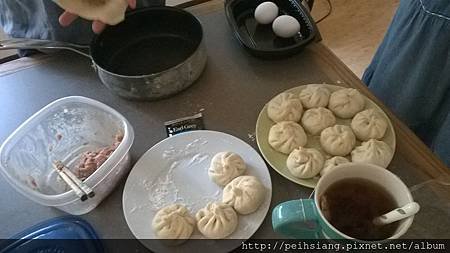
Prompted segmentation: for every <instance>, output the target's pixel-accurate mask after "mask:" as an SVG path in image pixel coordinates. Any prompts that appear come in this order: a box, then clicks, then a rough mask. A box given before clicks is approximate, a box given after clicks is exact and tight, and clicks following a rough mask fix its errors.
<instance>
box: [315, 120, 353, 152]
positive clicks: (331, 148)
mask: <svg viewBox="0 0 450 253" xmlns="http://www.w3.org/2000/svg"><path fill="white" fill-rule="evenodd" d="M355 144H356V137H355V135H354V134H353V131H352V129H351V128H350V127H349V126H345V125H334V126H332V127H328V128H326V129H324V130H323V131H322V133H320V145H321V146H322V148H323V149H324V150H325V151H326V152H327V153H328V154H330V155H334V156H346V155H348V154H349V153H350V152H351V151H352V149H353V147H355Z"/></svg>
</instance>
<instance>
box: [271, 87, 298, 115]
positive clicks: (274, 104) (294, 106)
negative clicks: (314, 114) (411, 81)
mask: <svg viewBox="0 0 450 253" xmlns="http://www.w3.org/2000/svg"><path fill="white" fill-rule="evenodd" d="M302 113H303V106H302V103H301V102H300V99H299V98H298V97H297V96H295V95H294V94H292V93H287V92H284V93H281V94H279V95H277V96H276V97H274V98H273V99H272V100H270V102H269V104H268V106H267V115H268V116H269V118H270V119H271V120H273V121H275V122H281V121H295V122H297V121H299V120H300V118H301V117H302Z"/></svg>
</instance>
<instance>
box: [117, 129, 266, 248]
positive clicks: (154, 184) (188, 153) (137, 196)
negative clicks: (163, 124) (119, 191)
mask: <svg viewBox="0 0 450 253" xmlns="http://www.w3.org/2000/svg"><path fill="white" fill-rule="evenodd" d="M221 151H232V152H235V153H237V154H239V155H240V156H241V157H242V158H243V159H244V161H245V163H246V165H247V170H246V172H245V174H246V175H253V176H256V177H257V178H258V179H259V180H260V181H261V182H262V184H263V185H264V186H265V188H266V190H267V191H266V198H265V200H264V202H263V204H262V205H261V206H260V207H259V209H258V210H257V211H256V212H254V213H251V214H249V215H239V226H238V228H237V229H236V231H235V232H234V233H233V234H231V235H230V236H229V237H227V239H248V238H250V237H251V236H252V235H253V234H254V233H255V232H256V230H257V229H258V228H259V226H260V225H261V224H262V222H263V220H264V218H265V217H266V214H267V211H268V209H269V206H270V201H271V197H272V182H271V180H270V174H269V171H268V169H267V166H266V164H265V163H264V160H263V159H262V158H261V157H260V156H259V154H258V153H257V152H256V151H255V150H254V149H253V148H252V147H251V146H250V145H248V144H247V143H245V142H244V141H242V140H240V139H238V138H236V137H234V136H231V135H228V134H225V133H221V132H214V131H192V132H187V133H182V134H178V135H175V136H173V137H170V138H167V139H165V140H163V141H161V142H159V143H158V144H156V145H155V146H153V147H152V148H150V149H149V150H148V151H147V152H146V153H145V154H144V155H143V156H142V157H141V158H140V159H139V161H138V162H137V163H136V164H135V166H134V167H133V169H132V170H131V172H130V175H129V176H128V179H127V182H126V184H125V189H124V192H123V211H124V215H125V219H126V221H127V223H128V226H129V227H130V230H131V231H132V232H133V234H134V236H136V238H138V239H155V238H156V236H155V234H154V233H153V230H152V227H151V223H152V220H153V217H154V215H155V214H156V212H157V211H158V210H159V209H160V208H162V207H164V206H167V205H169V204H172V203H180V204H184V205H186V207H187V208H188V209H189V210H190V212H191V214H192V215H193V216H195V213H196V212H197V211H198V210H199V209H200V208H202V207H204V206H205V205H206V204H207V203H208V202H210V201H221V199H222V188H221V187H219V186H218V185H216V184H215V183H214V182H212V181H211V180H210V179H209V177H208V172H207V170H208V167H209V164H210V162H211V159H212V157H213V156H214V155H215V154H216V153H218V152H221ZM191 238H192V239H203V238H204V237H203V236H202V235H201V234H200V232H198V230H195V231H194V233H193V235H192V237H191ZM141 242H143V243H144V245H146V246H147V247H148V248H150V249H152V250H154V251H158V250H157V249H158V247H159V246H161V245H157V242H155V241H145V240H144V241H143V240H141ZM232 242H234V244H237V245H234V246H233V245H230V244H227V247H232V246H233V247H237V246H239V245H238V244H239V241H237V240H235V241H232ZM216 246H217V245H214V241H212V240H209V241H205V243H204V247H205V248H203V249H202V251H203V250H205V252H209V250H208V248H210V249H214V250H220V251H223V252H226V251H230V250H232V249H233V248H226V247H225V248H220V249H217V247H216ZM192 247H193V243H192V241H187V242H186V243H184V244H181V245H178V246H172V247H170V251H178V250H179V251H180V252H182V251H186V250H192V249H193V248H192ZM202 247H203V245H202ZM197 250H198V248H197Z"/></svg>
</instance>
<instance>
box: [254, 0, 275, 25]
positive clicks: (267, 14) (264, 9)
mask: <svg viewBox="0 0 450 253" xmlns="http://www.w3.org/2000/svg"><path fill="white" fill-rule="evenodd" d="M277 16H278V6H277V5H276V4H274V3H272V2H264V3H262V4H260V5H258V7H256V9H255V19H256V21H257V22H258V23H260V24H263V25H265V24H270V23H272V21H273V20H274V19H275V18H276V17H277Z"/></svg>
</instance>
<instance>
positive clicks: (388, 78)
mask: <svg viewBox="0 0 450 253" xmlns="http://www.w3.org/2000/svg"><path fill="white" fill-rule="evenodd" d="M363 81H364V82H365V83H366V84H367V85H368V87H369V88H370V90H372V92H373V93H374V94H375V95H376V96H377V97H378V98H380V99H381V100H382V101H383V102H384V103H385V104H386V105H387V106H388V107H389V108H391V109H392V110H393V111H394V113H395V114H396V115H397V116H398V117H399V118H400V119H401V120H402V121H403V122H405V123H406V124H407V125H408V126H409V127H410V128H411V129H412V130H413V131H414V132H415V133H416V134H417V135H418V136H419V137H420V138H421V139H422V140H423V141H424V142H425V143H426V144H427V145H428V146H429V147H430V148H431V149H432V150H433V152H435V154H437V155H438V156H439V157H440V158H441V159H442V161H444V163H446V164H447V166H449V167H450V114H449V112H450V1H448V0H432V1H431V0H402V1H401V2H400V6H399V7H398V10H397V12H396V14H395V16H394V19H393V20H392V23H391V25H390V27H389V29H388V31H387V33H386V35H385V37H384V40H383V42H382V43H381V45H380V46H379V48H378V50H377V52H376V54H375V56H374V58H373V60H372V63H371V64H370V65H369V67H368V68H367V70H366V71H365V73H364V76H363ZM412 155H413V154H412Z"/></svg>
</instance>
